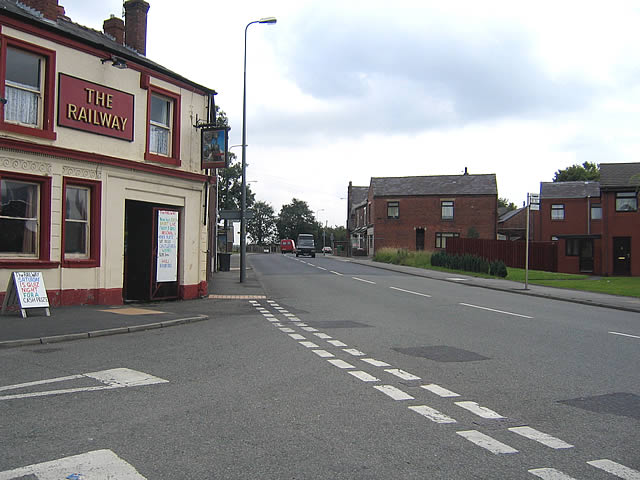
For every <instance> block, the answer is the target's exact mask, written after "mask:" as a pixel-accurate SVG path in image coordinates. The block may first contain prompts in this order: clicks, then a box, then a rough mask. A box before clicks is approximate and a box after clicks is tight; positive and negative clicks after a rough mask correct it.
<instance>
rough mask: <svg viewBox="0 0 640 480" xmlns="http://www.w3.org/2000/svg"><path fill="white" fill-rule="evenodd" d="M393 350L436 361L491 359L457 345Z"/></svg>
mask: <svg viewBox="0 0 640 480" xmlns="http://www.w3.org/2000/svg"><path fill="white" fill-rule="evenodd" d="M393 350H395V351H396V352H399V353H403V354H405V355H410V356H412V357H421V358H428V359H429V360H433V361H435V362H475V361H478V360H489V357H485V356H483V355H479V354H477V353H475V352H470V351H469V350H463V349H461V348H456V347H447V346H445V345H434V346H427V347H408V348H399V347H398V348H394V349H393Z"/></svg>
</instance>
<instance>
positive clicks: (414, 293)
mask: <svg viewBox="0 0 640 480" xmlns="http://www.w3.org/2000/svg"><path fill="white" fill-rule="evenodd" d="M389 288H391V289H392V290H398V291H399V292H405V293H411V294H413V295H420V296H421V297H427V298H431V295H427V294H426V293H419V292H412V291H411V290H405V289H404V288H398V287H389Z"/></svg>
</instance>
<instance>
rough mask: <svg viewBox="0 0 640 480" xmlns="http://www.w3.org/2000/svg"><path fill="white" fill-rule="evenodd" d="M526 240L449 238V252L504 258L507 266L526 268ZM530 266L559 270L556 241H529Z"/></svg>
mask: <svg viewBox="0 0 640 480" xmlns="http://www.w3.org/2000/svg"><path fill="white" fill-rule="evenodd" d="M525 244H526V242H524V241H517V242H513V241H510V240H483V239H480V238H459V237H458V238H447V253H449V254H451V255H464V254H470V255H477V256H478V257H482V258H486V259H487V260H490V261H493V260H502V261H503V262H504V263H505V265H507V267H514V268H524V266H525V265H524V264H525V255H526V252H525V250H526V245H525ZM529 268H530V269H532V270H543V271H545V272H557V271H558V245H557V244H556V243H554V242H529Z"/></svg>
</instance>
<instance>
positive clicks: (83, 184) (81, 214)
mask: <svg viewBox="0 0 640 480" xmlns="http://www.w3.org/2000/svg"><path fill="white" fill-rule="evenodd" d="M63 191H64V224H63V230H62V239H63V245H64V255H63V264H64V266H66V267H93V266H98V265H99V252H100V248H99V242H100V192H101V188H100V183H99V182H94V181H91V180H84V179H71V178H65V179H64V182H63Z"/></svg>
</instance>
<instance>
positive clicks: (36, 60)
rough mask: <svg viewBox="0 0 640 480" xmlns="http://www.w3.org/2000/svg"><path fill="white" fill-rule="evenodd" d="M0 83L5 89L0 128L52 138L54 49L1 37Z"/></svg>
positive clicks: (53, 136) (53, 134)
mask: <svg viewBox="0 0 640 480" xmlns="http://www.w3.org/2000/svg"><path fill="white" fill-rule="evenodd" d="M2 40H3V41H2V47H1V52H0V55H1V56H2V59H3V62H4V64H3V65H0V76H1V77H2V78H1V80H0V83H1V85H2V88H4V93H3V94H2V97H3V98H4V99H6V103H5V104H4V105H3V106H2V115H1V116H0V129H2V130H7V131H11V132H14V133H20V134H25V135H32V136H37V137H42V138H47V139H51V140H55V138H56V134H55V132H54V131H53V111H54V95H53V89H54V85H55V52H54V51H52V50H47V49H44V48H41V47H38V46H36V45H31V44H29V43H26V42H23V41H21V40H17V39H13V38H10V37H2Z"/></svg>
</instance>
